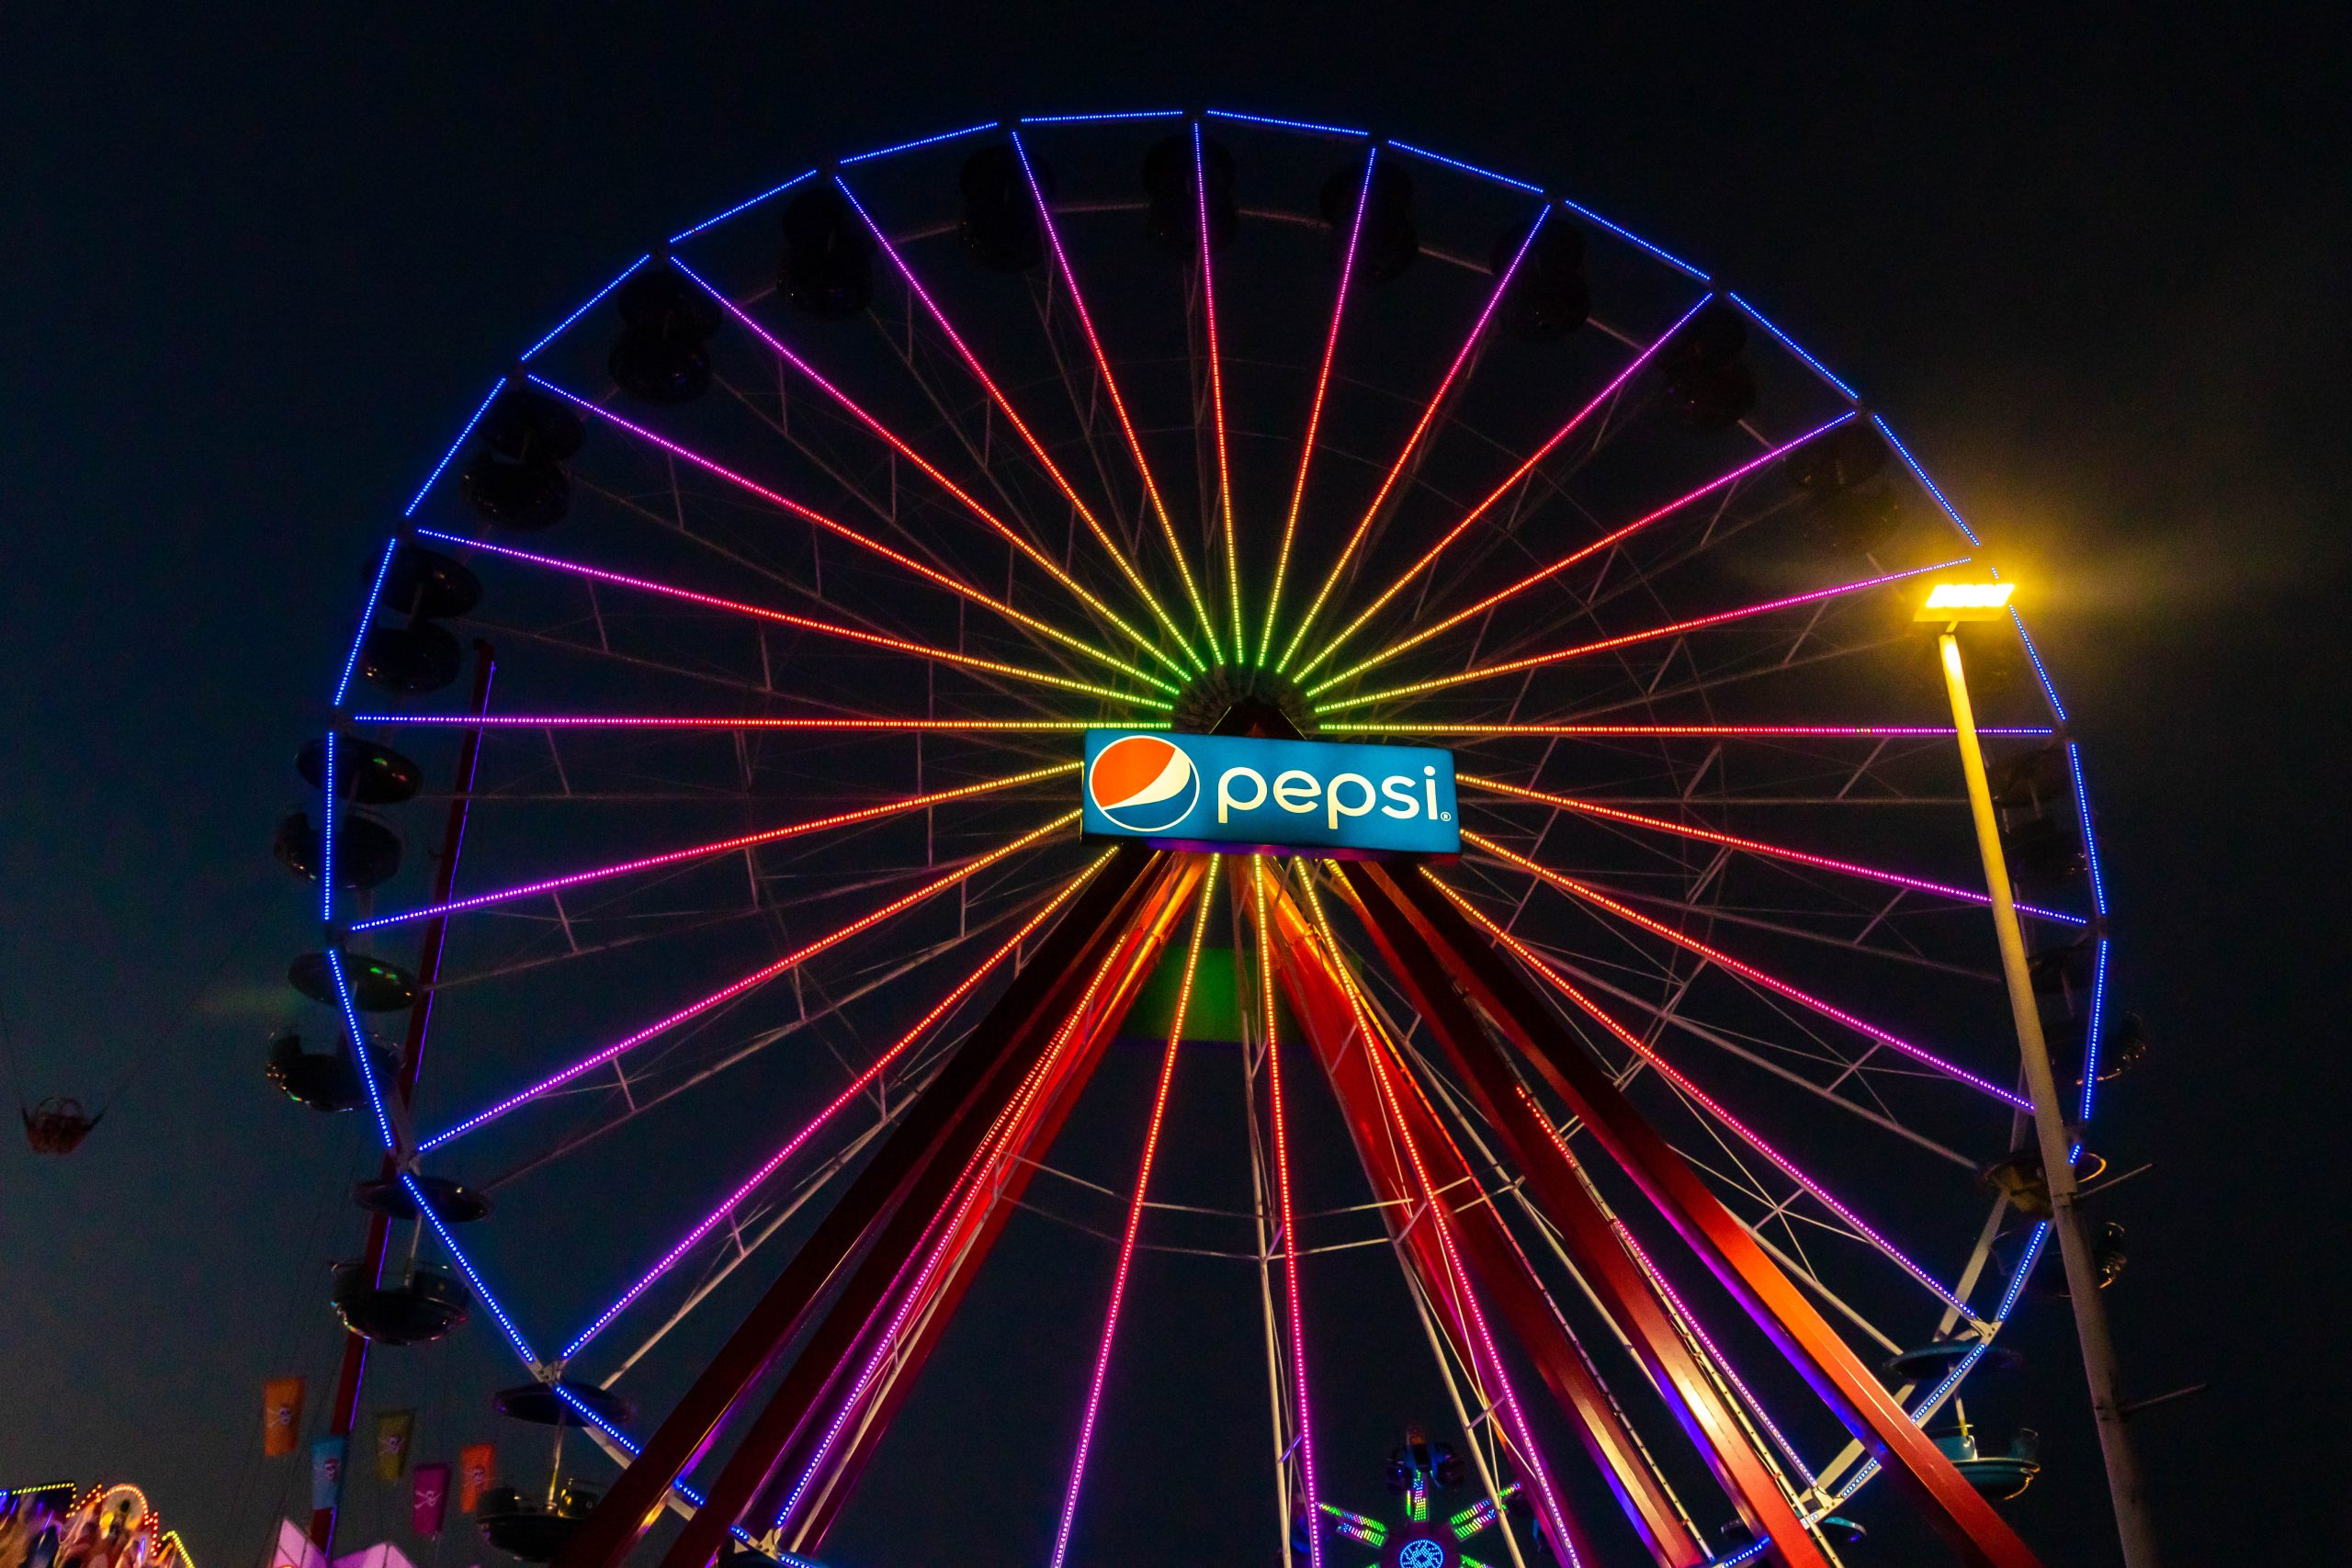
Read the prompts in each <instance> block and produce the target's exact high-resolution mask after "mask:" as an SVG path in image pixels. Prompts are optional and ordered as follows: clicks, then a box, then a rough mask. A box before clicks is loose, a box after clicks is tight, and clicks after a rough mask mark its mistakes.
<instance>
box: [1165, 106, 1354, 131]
mask: <svg viewBox="0 0 2352 1568" xmlns="http://www.w3.org/2000/svg"><path fill="white" fill-rule="evenodd" d="M1206 113H1207V115H1208V118H1211V119H1238V120H1240V121H1242V122H1244V123H1245V124H1249V125H1272V126H1279V127H1281V128H1282V129H1283V130H1315V131H1320V132H1322V133H1323V134H1324V135H1326V136H1364V137H1369V136H1370V135H1371V134H1372V132H1370V131H1369V130H1355V129H1354V128H1353V127H1351V126H1345V125H1317V124H1316V123H1315V122H1314V121H1313V120H1311V119H1276V118H1274V117H1273V116H1272V115H1265V114H1236V113H1234V112H1233V111H1232V110H1230V109H1209V110H1207V111H1206Z"/></svg>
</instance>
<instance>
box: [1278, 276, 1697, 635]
mask: <svg viewBox="0 0 2352 1568" xmlns="http://www.w3.org/2000/svg"><path fill="white" fill-rule="evenodd" d="M1713 298H1714V296H1713V295H1712V294H1709V295H1702V296H1701V297H1700V299H1699V302H1698V303H1697V304H1695V305H1693V306H1691V308H1690V309H1689V310H1685V311H1684V312H1683V313H1682V315H1681V316H1680V318H1679V319H1678V320H1677V321H1675V323H1674V324H1673V325H1672V326H1670V327H1668V328H1667V329H1666V331H1664V332H1663V333H1659V334H1658V335H1657V338H1656V339H1654V340H1653V341H1652V342H1651V344H1650V345H1649V346H1648V347H1647V348H1645V349H1643V350H1642V351H1641V353H1639V354H1637V355H1634V358H1633V360H1632V361H1631V362H1630V363H1629V364H1627V365H1626V367H1624V368H1623V370H1620V371H1619V372H1617V374H1616V376H1615V377H1614V378H1611V380H1610V382H1609V384H1608V385H1607V386H1605V387H1603V388H1601V389H1600V391H1599V392H1597V393H1595V394H1594V395H1593V397H1592V399H1591V400H1589V402H1587V403H1586V404H1585V405H1584V406H1583V407H1582V408H1580V409H1578V410H1577V412H1575V413H1574V414H1572V415H1570V416H1569V418H1568V422H1567V423H1566V424H1563V425H1562V426H1560V428H1559V429H1557V430H1555V431H1554V432H1553V433H1552V434H1551V435H1550V436H1549V437H1548V438H1547V439H1546V440H1545V441H1544V444H1543V445H1542V446H1538V447H1537V448H1536V449H1535V450H1534V451H1533V452H1532V453H1531V454H1530V455H1529V456H1528V457H1527V459H1526V461H1524V462H1522V463H1521V464H1520V465H1519V467H1518V468H1513V469H1512V470H1511V471H1510V476H1509V477H1508V478H1506V479H1504V480H1503V481H1502V483H1500V484H1498V485H1497V486H1496V487H1495V488H1494V489H1493V490H1492V491H1488V492H1487V497H1486V499H1485V500H1483V501H1481V502H1478V503H1477V504H1476V506H1473V507H1472V508H1471V509H1470V510H1469V511H1468V512H1466V513H1464V514H1463V515H1462V517H1461V519H1460V520H1459V521H1457V522H1456V523H1455V524H1454V525H1453V527H1451V528H1449V529H1447V530H1446V531H1445V533H1444V534H1442V535H1441V536H1439V538H1438V541H1437V542H1436V543H1435V544H1433V545H1431V546H1430V547H1429V548H1428V549H1427V550H1425V551H1423V552H1422V553H1421V555H1420V557H1419V558H1418V559H1416V560H1415V561H1414V562H1413V564H1412V565H1411V566H1408V567H1407V568H1406V569H1405V570H1404V571H1403V572H1401V573H1399V574H1398V576H1397V580H1396V581H1394V582H1391V583H1390V584H1389V585H1388V586H1387V587H1386V588H1384V589H1382V590H1381V591H1380V592H1379V593H1378V594H1376V595H1375V596H1374V599H1373V601H1372V603H1371V604H1367V605H1365V606H1364V608H1363V610H1361V611H1359V612H1358V613H1357V615H1356V617H1355V618H1354V619H1353V620H1351V621H1350V622H1349V623H1348V624H1347V625H1346V626H1342V627H1340V630H1339V632H1338V633H1337V634H1336V635H1334V636H1333V637H1331V639H1330V640H1329V642H1327V643H1325V644H1324V645H1323V647H1322V648H1321V649H1317V652H1316V654H1315V656H1314V657H1313V658H1312V659H1309V660H1307V661H1306V663H1305V664H1303V665H1301V666H1300V667H1299V671H1298V679H1299V680H1301V681H1305V680H1306V677H1307V676H1309V675H1311V674H1313V673H1314V672H1315V671H1316V670H1317V668H1319V667H1320V666H1321V665H1322V663H1323V661H1324V660H1327V659H1329V658H1330V657H1331V656H1332V655H1333V654H1335V653H1337V652H1338V651H1339V650H1340V646H1341V645H1342V644H1344V643H1345V642H1346V641H1347V640H1348V639H1349V638H1350V637H1353V636H1355V634H1356V633H1357V632H1359V631H1361V630H1362V629H1363V626H1364V623H1365V622H1367V621H1369V620H1371V619H1372V618H1373V617H1374V615H1378V614H1379V613H1380V612H1381V611H1382V610H1384V609H1385V608H1386V607H1387V605H1388V604H1389V602H1390V601H1391V600H1393V599H1395V598H1396V597H1397V594H1399V593H1401V592H1404V591H1405V589H1406V587H1407V586H1408V584H1410V583H1411V582H1412V581H1413V580H1414V579H1415V578H1418V577H1419V576H1420V574H1421V573H1422V572H1424V571H1427V570H1429V569H1430V567H1431V566H1433V565H1435V564H1436V562H1437V558H1438V557H1440V556H1442V555H1443V554H1444V553H1445V552H1446V550H1447V549H1448V548H1449V547H1452V546H1453V543H1454V541H1456V540H1457V539H1459V538H1461V536H1463V535H1464V533H1466V532H1468V531H1469V529H1470V526H1471V525H1473V524H1475V523H1476V522H1477V521H1478V519H1480V518H1481V517H1484V516H1485V515H1486V514H1487V513H1488V512H1490V511H1492V510H1493V509H1494V508H1495V506H1496V505H1497V504H1498V503H1499V502H1501V500H1502V499H1503V497H1504V496H1506V495H1509V494H1510V492H1511V491H1513V490H1515V489H1517V488H1518V486H1519V484H1520V481H1521V480H1522V479H1526V478H1527V476H1528V475H1530V474H1531V473H1533V472H1534V471H1535V468H1536V466H1537V465H1538V464H1540V463H1542V462H1543V461H1544V458H1546V457H1550V456H1551V455H1552V454H1553V452H1554V451H1555V450H1556V449H1557V448H1558V447H1559V445H1560V443H1562V442H1563V441H1566V439H1567V438H1568V437H1569V436H1570V435H1573V434H1576V432H1577V429H1578V428H1579V427H1581V426H1582V425H1583V423H1584V422H1585V421H1586V420H1588V419H1589V418H1591V417H1592V415H1593V414H1595V413H1596V412H1599V411H1600V410H1601V409H1602V408H1604V407H1606V406H1607V405H1608V404H1609V403H1610V402H1611V400H1614V399H1615V398H1616V396H1617V394H1618V393H1619V392H1620V391H1622V390H1623V389H1624V387H1625V384H1626V383H1627V382H1628V381H1630V380H1632V379H1633V378H1634V375H1635V374H1637V373H1638V372H1639V371H1640V370H1641V368H1642V367H1644V366H1645V365H1647V364H1648V363H1649V362H1650V361H1651V360H1652V359H1654V358H1655V357H1657V353H1658V351H1659V350H1660V349H1662V348H1664V347H1665V346H1666V345H1667V344H1668V343H1669V342H1671V341H1672V340H1673V338H1674V334H1675V333H1678V332H1680V331H1681V330H1682V327H1683V324H1684V323H1685V322H1687V321H1690V320H1691V317H1693V316H1695V315H1697V314H1698V313H1699V311H1700V310H1702V308H1704V306H1705V305H1706V303H1707V301H1708V300H1709V299H1713Z"/></svg>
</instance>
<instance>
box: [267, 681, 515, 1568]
mask: <svg viewBox="0 0 2352 1568" xmlns="http://www.w3.org/2000/svg"><path fill="white" fill-rule="evenodd" d="M497 670H498V660H497V658H496V656H495V655H494V654H493V653H492V651H491V646H490V644H488V643H486V642H476V643H475V644H474V702H473V711H474V715H475V716H476V717H480V716H481V715H482V714H483V713H484V712H485V711H487V710H488V708H489V706H490V682H491V677H492V675H494V674H495V673H496V672H497ZM480 761H481V730H480V729H479V728H476V729H469V730H467V731H466V738H465V740H464V741H463V742H462V743H461V744H460V745H459V746H458V774H457V787H456V791H455V793H454V794H453V795H451V796H450V799H449V818H448V821H447V825H446V826H445V827H444V828H443V829H442V833H441V866H440V869H439V870H438V871H437V872H435V874H434V878H433V902H435V904H446V903H447V902H448V901H449V899H450V897H451V896H452V894H453V893H454V891H455V890H456V887H457V883H458V849H459V848H460V847H461V846H462V845H463V844H464V842H465V839H466V813H467V808H468V807H469V806H471V804H472V802H473V787H474V770H475V766H476V764H478V763H479V762H480ZM448 931H449V919H448V917H447V916H446V915H439V916H435V918H434V919H430V920H428V921H426V922H425V926H424V946H423V948H422V950H421V952H420V953H419V955H418V958H417V961H416V1001H415V1004H414V1005H413V1006H412V1007H411V1008H410V1009H409V1010H408V1035H407V1038H405V1039H404V1040H402V1041H401V1061H400V1077H399V1081H398V1084H397V1085H396V1092H397V1093H398V1094H399V1095H400V1102H401V1104H402V1105H406V1104H408V1103H409V1102H410V1101H411V1100H413V1099H414V1098H415V1096H416V1080H417V1077H418V1076H419V1075H420V1074H421V1073H423V1071H424V1038H425V1032H426V1030H427V1028H428V1027H429V1026H430V1025H431V1023H432V1021H433V987H434V984H435V982H436V981H437V980H439V979H440V978H441V947H442V943H443V942H444V940H445V939H446V938H447V935H448ZM351 1048H352V1049H353V1050H355V1051H359V1050H364V1049H366V1048H367V1043H366V1042H365V1041H360V1040H355V1041H353V1042H352V1043H351ZM399 1174H400V1164H399V1162H398V1161H397V1160H395V1159H394V1158H393V1157H392V1156H390V1155H389V1154H388V1155H386V1156H384V1171H383V1175H384V1179H385V1180H387V1181H389V1180H390V1179H392V1178H393V1177H395V1176H397V1175H399ZM391 1236H392V1220H391V1216H390V1214H377V1215H374V1216H372V1217H371V1218H370V1219H369V1220H368V1248H367V1250H366V1251H365V1252H364V1253H362V1254H361V1258H363V1260H364V1262H365V1265H366V1268H367V1270H368V1283H369V1284H370V1285H371V1286H372V1285H374V1284H376V1283H378V1282H379V1276H380V1275H381V1274H382V1273H383V1271H384V1257H385V1254H386V1253H387V1252H388V1251H390V1245H391ZM367 1381H368V1341H367V1338H366V1337H364V1336H362V1335H358V1334H355V1333H352V1332H350V1331H349V1330H345V1334H344V1340H343V1365H342V1368H341V1370H340V1371H338V1372H337V1373H336V1375H335V1382H334V1404H332V1405H330V1406H328V1418H327V1433H328V1435H329V1436H330V1437H336V1438H349V1437H350V1436H351V1429H352V1428H353V1427H356V1426H357V1425H358V1422H359V1391H360V1389H361V1388H362V1387H363V1386H364V1385H365V1384H366V1382H367ZM344 1464H345V1470H346V1472H347V1471H348V1469H349V1467H350V1456H349V1455H347V1454H346V1455H345V1458H344ZM342 1495H343V1488H342V1483H340V1482H338V1483H336V1486H335V1497H336V1501H335V1502H334V1503H330V1504H328V1505H327V1506H325V1507H323V1508H313V1509H311V1545H313V1546H315V1547H317V1548H318V1549H319V1554H320V1555H321V1556H322V1557H324V1558H326V1559H327V1560H328V1561H329V1562H333V1561H334V1521H335V1514H336V1511H337V1507H338V1506H339V1504H340V1503H341V1500H342Z"/></svg>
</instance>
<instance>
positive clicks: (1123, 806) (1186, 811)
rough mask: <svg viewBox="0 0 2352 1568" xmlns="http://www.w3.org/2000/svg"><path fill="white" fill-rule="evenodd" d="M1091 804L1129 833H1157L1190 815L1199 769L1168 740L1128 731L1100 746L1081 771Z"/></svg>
mask: <svg viewBox="0 0 2352 1568" xmlns="http://www.w3.org/2000/svg"><path fill="white" fill-rule="evenodd" d="M1086 793H1087V795H1088V797H1089V798H1090V799H1091V800H1092V801H1093V803H1094V808H1095V809H1096V810H1097V811H1100V812H1101V813H1103V816H1105V817H1107V818H1110V819H1111V820H1112V821H1113V822H1114V823H1116V824H1117V825H1118V826H1120V827H1122V828H1125V829H1126V830H1127V831H1128V832H1130V833H1158V832H1162V831H1165V830H1166V829H1170V828H1173V827H1174V826H1176V824H1177V823H1179V822H1182V820H1183V819H1184V818H1186V817H1188V816H1190V815H1191V814H1192V810H1193V807H1194V806H1195V805H1197V804H1198V803H1199V801H1200V798H1201V772H1200V770H1199V769H1198V768H1196V767H1194V766H1193V759H1192V758H1191V757H1190V756H1188V755H1186V754H1185V751H1184V749H1183V748H1182V747H1181V746H1179V745H1177V744H1176V743H1175V742H1174V741H1172V740H1168V739H1162V738H1161V737H1159V736H1157V735H1129V736H1125V737H1123V738H1122V739H1117V740H1114V741H1113V742H1112V743H1111V744H1110V745H1108V746H1105V747H1104V748H1103V750H1102V751H1101V752H1100V753H1098V754H1097V755H1096V757H1095V759H1094V766H1093V767H1092V768H1091V769H1090V770H1089V771H1088V773H1087V775H1086Z"/></svg>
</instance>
